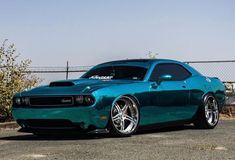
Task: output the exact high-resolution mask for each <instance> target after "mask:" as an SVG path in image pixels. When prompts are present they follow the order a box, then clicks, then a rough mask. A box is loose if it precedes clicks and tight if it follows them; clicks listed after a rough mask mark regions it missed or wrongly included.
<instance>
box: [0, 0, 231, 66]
mask: <svg viewBox="0 0 235 160" xmlns="http://www.w3.org/2000/svg"><path fill="white" fill-rule="evenodd" d="M4 39H9V42H11V43H15V45H16V47H17V50H18V51H19V52H20V53H21V58H29V59H32V61H33V64H32V66H64V65H65V63H66V61H67V60H68V61H69V62H70V64H71V65H77V66H79V65H93V64H97V63H100V62H104V61H109V60H114V59H126V58H145V57H146V55H147V53H148V52H149V51H152V52H156V53H159V56H158V57H159V58H170V59H177V60H182V61H185V60H227V59H229V60H230V59H235V1H234V0H210V1H209V0H201V1H200V0H177V1H176V0H161V1H160V0H1V9H0V40H1V41H3V40H4Z"/></svg>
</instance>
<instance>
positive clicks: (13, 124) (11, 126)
mask: <svg viewBox="0 0 235 160" xmlns="http://www.w3.org/2000/svg"><path fill="white" fill-rule="evenodd" d="M18 127H19V125H18V124H17V123H16V122H15V121H13V122H4V123H0V129H16V128H18Z"/></svg>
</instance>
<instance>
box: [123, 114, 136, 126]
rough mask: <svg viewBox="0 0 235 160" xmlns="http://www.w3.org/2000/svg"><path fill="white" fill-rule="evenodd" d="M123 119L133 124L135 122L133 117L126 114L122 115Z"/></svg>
mask: <svg viewBox="0 0 235 160" xmlns="http://www.w3.org/2000/svg"><path fill="white" fill-rule="evenodd" d="M124 119H125V120H127V121H130V122H132V123H134V124H135V123H136V121H135V119H134V118H133V117H130V116H128V115H124Z"/></svg>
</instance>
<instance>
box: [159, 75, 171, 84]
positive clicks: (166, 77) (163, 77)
mask: <svg viewBox="0 0 235 160" xmlns="http://www.w3.org/2000/svg"><path fill="white" fill-rule="evenodd" d="M171 80H172V75H169V74H164V75H162V76H161V77H160V78H159V79H158V82H157V83H158V84H160V83H161V82H163V81H171Z"/></svg>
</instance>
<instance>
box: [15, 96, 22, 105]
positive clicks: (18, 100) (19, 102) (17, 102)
mask: <svg viewBox="0 0 235 160" xmlns="http://www.w3.org/2000/svg"><path fill="white" fill-rule="evenodd" d="M15 104H17V105H21V98H18V97H17V98H15Z"/></svg>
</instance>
